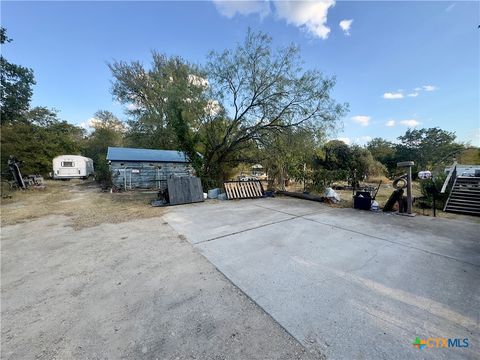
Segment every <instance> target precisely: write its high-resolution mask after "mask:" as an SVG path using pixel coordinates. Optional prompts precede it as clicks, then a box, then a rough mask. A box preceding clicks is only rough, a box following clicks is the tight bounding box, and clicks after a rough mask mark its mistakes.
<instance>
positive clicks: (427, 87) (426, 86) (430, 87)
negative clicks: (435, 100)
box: [422, 85, 438, 91]
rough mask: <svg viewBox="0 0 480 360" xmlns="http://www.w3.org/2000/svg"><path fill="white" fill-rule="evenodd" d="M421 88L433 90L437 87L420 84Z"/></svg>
mask: <svg viewBox="0 0 480 360" xmlns="http://www.w3.org/2000/svg"><path fill="white" fill-rule="evenodd" d="M422 89H423V90H424V91H435V90H438V88H437V87H436V86H433V85H423V86H422Z"/></svg>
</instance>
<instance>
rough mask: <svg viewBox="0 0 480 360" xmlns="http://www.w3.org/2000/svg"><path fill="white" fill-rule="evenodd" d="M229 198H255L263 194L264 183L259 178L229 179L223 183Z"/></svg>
mask: <svg viewBox="0 0 480 360" xmlns="http://www.w3.org/2000/svg"><path fill="white" fill-rule="evenodd" d="M223 186H224V187H225V192H226V194H227V199H229V200H232V199H253V198H259V197H262V196H263V189H262V184H261V183H260V181H258V180H251V181H227V182H225V183H224V184H223Z"/></svg>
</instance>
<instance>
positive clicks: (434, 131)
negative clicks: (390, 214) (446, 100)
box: [396, 127, 464, 170]
mask: <svg viewBox="0 0 480 360" xmlns="http://www.w3.org/2000/svg"><path fill="white" fill-rule="evenodd" d="M455 139H456V136H455V133H453V132H449V131H446V130H442V129H440V128H438V127H435V128H428V129H409V130H407V132H406V133H405V135H402V136H399V137H398V140H399V141H400V144H398V145H397V146H396V156H397V159H398V160H399V161H406V160H413V161H414V162H415V165H416V168H417V169H418V170H425V169H433V167H435V166H436V165H439V164H440V163H443V162H445V161H446V162H451V161H452V159H453V154H454V153H455V152H457V151H458V150H460V149H462V148H463V147H464V145H462V144H458V143H456V142H455ZM450 154H452V156H451V157H450V158H449V155H450Z"/></svg>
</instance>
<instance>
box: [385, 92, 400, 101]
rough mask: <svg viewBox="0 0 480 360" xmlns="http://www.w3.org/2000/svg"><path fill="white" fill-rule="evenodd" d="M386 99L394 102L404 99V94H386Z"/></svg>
mask: <svg viewBox="0 0 480 360" xmlns="http://www.w3.org/2000/svg"><path fill="white" fill-rule="evenodd" d="M383 98H384V99H389V100H394V99H403V94H402V93H399V92H397V93H391V92H386V93H385V94H383Z"/></svg>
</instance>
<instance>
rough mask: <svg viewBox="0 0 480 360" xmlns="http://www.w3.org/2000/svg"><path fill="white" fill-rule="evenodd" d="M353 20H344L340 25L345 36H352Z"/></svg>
mask: <svg viewBox="0 0 480 360" xmlns="http://www.w3.org/2000/svg"><path fill="white" fill-rule="evenodd" d="M352 23H353V19H350V20H346V19H345V20H342V21H340V23H339V24H338V25H340V28H341V29H342V30H343V32H344V33H345V35H347V36H350V28H351V27H352Z"/></svg>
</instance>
